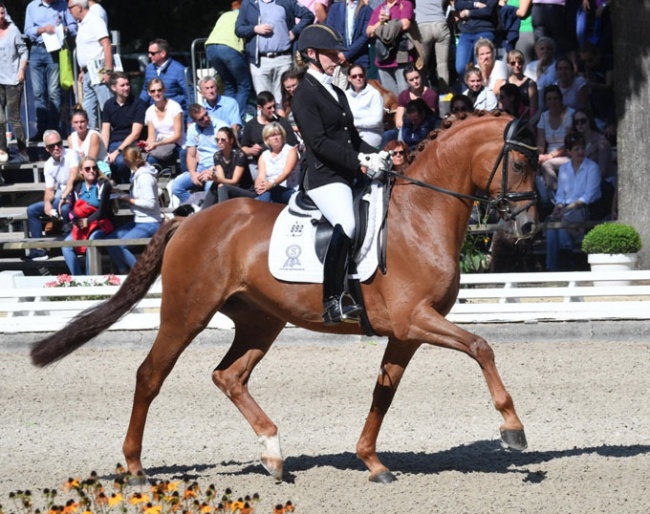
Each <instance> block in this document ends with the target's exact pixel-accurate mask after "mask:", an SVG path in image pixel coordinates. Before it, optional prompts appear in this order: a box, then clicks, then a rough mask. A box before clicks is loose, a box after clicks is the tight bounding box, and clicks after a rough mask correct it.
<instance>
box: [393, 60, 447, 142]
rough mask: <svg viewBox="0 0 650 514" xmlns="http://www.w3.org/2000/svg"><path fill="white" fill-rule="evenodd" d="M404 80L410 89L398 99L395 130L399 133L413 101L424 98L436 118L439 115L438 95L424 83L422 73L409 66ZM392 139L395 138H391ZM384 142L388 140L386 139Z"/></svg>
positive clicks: (403, 92)
mask: <svg viewBox="0 0 650 514" xmlns="http://www.w3.org/2000/svg"><path fill="white" fill-rule="evenodd" d="M404 80H406V83H407V84H408V88H407V89H405V90H404V91H402V92H400V94H399V95H398V97H397V111H395V128H396V131H397V132H399V130H400V129H401V128H402V125H403V124H404V115H405V114H406V105H407V104H408V103H409V102H410V101H411V100H417V99H418V98H422V100H424V101H425V103H426V104H427V105H428V106H429V109H431V110H432V111H433V112H434V113H435V114H436V116H437V115H438V93H436V92H435V91H434V90H433V89H431V88H430V87H429V86H427V85H426V84H425V83H424V82H423V81H422V76H421V75H420V72H419V71H418V70H417V69H416V68H415V66H413V65H412V64H409V65H407V66H406V68H404ZM390 139H394V138H393V137H391V138H390ZM384 140H387V138H384Z"/></svg>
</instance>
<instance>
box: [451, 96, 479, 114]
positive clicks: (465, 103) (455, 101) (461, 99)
mask: <svg viewBox="0 0 650 514" xmlns="http://www.w3.org/2000/svg"><path fill="white" fill-rule="evenodd" d="M462 112H468V113H470V112H474V104H473V103H472V101H471V100H470V99H469V97H467V96H465V95H454V96H452V97H451V101H450V102H449V114H460V113H462Z"/></svg>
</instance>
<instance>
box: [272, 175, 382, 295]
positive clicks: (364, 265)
mask: <svg viewBox="0 0 650 514" xmlns="http://www.w3.org/2000/svg"><path fill="white" fill-rule="evenodd" d="M382 188H383V186H382V185H380V184H376V183H373V185H372V186H371V188H370V190H369V192H367V193H366V194H364V195H363V197H362V198H361V199H360V202H365V205H363V206H362V207H363V208H361V209H359V210H361V211H364V212H367V221H366V220H365V219H364V220H363V221H362V222H360V221H358V222H357V224H358V225H360V226H364V225H365V226H366V230H365V231H363V232H364V235H363V237H362V238H361V240H360V241H359V242H357V243H356V245H357V247H358V248H359V250H358V251H357V252H355V259H354V260H355V265H354V266H351V268H355V267H356V272H355V273H352V270H350V277H351V278H356V279H359V280H360V281H364V280H367V279H369V278H370V277H371V276H372V275H373V274H374V272H375V270H376V269H377V266H378V263H379V258H378V244H377V241H378V239H379V237H378V236H379V229H380V227H381V221H382V220H381V217H382V215H383V190H382ZM296 197H297V194H296V195H293V196H292V197H291V200H290V201H289V205H287V206H286V207H285V208H284V209H283V210H282V212H281V213H280V215H279V216H278V218H277V219H276V221H275V225H274V226H273V233H272V234H271V242H270V247H269V269H270V271H271V274H272V275H273V276H274V277H275V278H277V279H278V280H284V281H287V282H308V283H316V284H319V283H322V282H323V263H322V261H323V258H324V255H325V253H326V251H327V246H328V245H329V238H330V235H331V225H330V224H329V223H327V222H325V221H324V220H323V219H322V218H323V216H322V214H321V213H320V212H319V211H318V210H315V209H314V208H313V207H311V208H310V207H309V206H307V207H305V206H303V205H301V204H300V202H296Z"/></svg>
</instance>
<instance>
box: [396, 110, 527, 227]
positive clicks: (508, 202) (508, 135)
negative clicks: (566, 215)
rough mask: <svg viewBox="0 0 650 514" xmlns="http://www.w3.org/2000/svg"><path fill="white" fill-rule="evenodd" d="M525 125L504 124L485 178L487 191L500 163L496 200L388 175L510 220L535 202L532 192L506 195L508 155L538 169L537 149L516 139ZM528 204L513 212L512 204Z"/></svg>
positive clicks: (515, 122) (402, 175) (515, 123)
mask: <svg viewBox="0 0 650 514" xmlns="http://www.w3.org/2000/svg"><path fill="white" fill-rule="evenodd" d="M525 128H526V122H525V121H522V119H520V118H515V119H514V120H512V121H511V122H509V123H508V125H506V129H505V131H504V134H503V146H502V147H501V151H500V152H499V155H498V157H497V160H496V162H495V163H494V166H493V167H492V171H491V172H490V178H489V179H488V182H487V185H486V187H485V189H486V190H489V189H490V185H491V184H492V181H493V180H494V176H495V175H496V172H497V170H498V169H499V164H502V168H501V191H500V193H499V195H498V196H497V197H490V198H485V197H481V196H474V195H466V194H464V193H458V192H456V191H450V190H449V189H445V188H443V187H438V186H434V185H433V184H429V183H427V182H423V181H421V180H417V179H415V178H412V177H408V176H406V175H404V174H402V173H399V172H397V171H394V170H390V171H389V172H388V173H389V174H390V175H392V176H394V177H398V178H401V179H404V180H406V181H408V182H410V183H412V184H415V185H417V186H421V187H425V188H427V189H431V190H433V191H437V192H439V193H443V194H446V195H450V196H454V197H456V198H462V199H465V200H471V201H472V202H479V203H481V204H484V205H487V211H488V213H489V211H490V209H495V210H496V211H497V212H498V213H499V214H500V215H501V217H502V218H503V219H504V220H505V221H510V220H512V219H513V218H515V217H516V216H517V215H518V214H520V213H521V212H523V211H525V210H527V209H529V208H530V207H532V206H533V205H535V204H536V203H537V193H536V192H535V191H523V192H508V162H509V155H510V152H512V151H516V152H519V153H522V154H523V155H524V156H525V157H526V159H528V162H529V163H530V164H532V165H533V166H534V167H537V147H534V146H530V145H527V144H525V143H523V142H522V141H519V140H517V136H518V135H520V133H521V132H522V131H523V130H525ZM526 201H527V202H528V203H526V204H525V205H524V206H523V207H521V208H519V209H517V210H514V211H513V204H516V203H520V202H526Z"/></svg>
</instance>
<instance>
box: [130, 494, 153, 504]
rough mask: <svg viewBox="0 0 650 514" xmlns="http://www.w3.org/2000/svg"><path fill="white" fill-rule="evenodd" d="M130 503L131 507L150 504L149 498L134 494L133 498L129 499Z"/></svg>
mask: <svg viewBox="0 0 650 514" xmlns="http://www.w3.org/2000/svg"><path fill="white" fill-rule="evenodd" d="M129 503H130V504H131V505H140V504H141V503H149V496H147V495H146V494H144V493H134V494H133V496H131V498H129Z"/></svg>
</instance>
